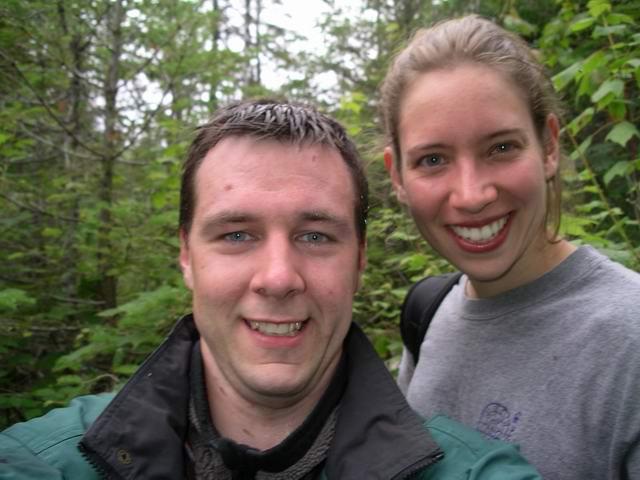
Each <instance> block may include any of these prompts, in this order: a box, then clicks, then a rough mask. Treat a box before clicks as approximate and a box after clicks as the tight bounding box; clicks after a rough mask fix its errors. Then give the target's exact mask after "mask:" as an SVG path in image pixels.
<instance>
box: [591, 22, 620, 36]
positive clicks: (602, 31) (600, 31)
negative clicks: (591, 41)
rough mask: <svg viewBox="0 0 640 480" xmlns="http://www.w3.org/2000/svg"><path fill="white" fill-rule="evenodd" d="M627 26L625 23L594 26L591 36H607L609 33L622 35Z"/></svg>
mask: <svg viewBox="0 0 640 480" xmlns="http://www.w3.org/2000/svg"><path fill="white" fill-rule="evenodd" d="M627 30H628V28H627V26H626V25H611V26H609V27H600V26H598V27H596V28H595V29H594V30H593V35H592V36H593V38H602V37H608V36H609V35H624V34H625V33H626V32H627Z"/></svg>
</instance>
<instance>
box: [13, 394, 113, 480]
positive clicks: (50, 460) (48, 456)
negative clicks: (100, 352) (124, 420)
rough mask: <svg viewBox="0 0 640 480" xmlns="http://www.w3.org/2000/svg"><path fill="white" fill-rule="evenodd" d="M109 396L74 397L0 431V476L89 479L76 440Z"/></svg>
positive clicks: (89, 470) (95, 416) (89, 475)
mask: <svg viewBox="0 0 640 480" xmlns="http://www.w3.org/2000/svg"><path fill="white" fill-rule="evenodd" d="M113 396H114V395H113V394H100V395H87V396H83V397H78V398H75V399H74V400H72V401H71V403H70V404H69V406H67V407H64V408H56V409H54V410H51V411H50V412H49V413H47V414H46V415H44V416H42V417H38V418H34V419H31V420H29V421H26V422H21V423H17V424H15V425H13V426H11V427H9V428H7V429H6V430H4V431H3V432H1V433H0V479H2V478H92V476H93V475H95V472H93V470H92V469H91V467H90V466H89V465H88V463H86V461H85V460H84V459H83V457H82V455H81V454H80V452H79V450H78V448H77V446H78V442H79V441H80V439H81V438H82V436H83V435H84V433H85V432H86V430H87V429H88V428H89V426H91V424H92V423H93V422H94V420H95V419H96V418H97V417H98V416H99V415H100V413H102V411H103V410H104V408H105V407H106V406H107V405H108V404H109V402H110V401H111V400H112V398H113ZM70 474H71V475H72V476H71V477H70V476H69V475H70Z"/></svg>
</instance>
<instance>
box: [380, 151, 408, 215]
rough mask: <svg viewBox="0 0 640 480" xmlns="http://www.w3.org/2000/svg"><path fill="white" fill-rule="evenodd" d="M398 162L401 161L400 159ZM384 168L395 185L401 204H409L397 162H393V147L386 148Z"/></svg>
mask: <svg viewBox="0 0 640 480" xmlns="http://www.w3.org/2000/svg"><path fill="white" fill-rule="evenodd" d="M397 161H400V159H398V160H397ZM384 167H385V168H386V169H387V172H389V175H390V176H391V183H392V184H393V190H394V191H395V192H396V197H397V198H398V201H399V202H401V203H405V204H406V203H407V192H406V191H405V189H404V186H403V185H402V176H401V174H400V171H399V170H398V167H397V166H396V162H394V161H393V149H392V148H391V147H385V149H384Z"/></svg>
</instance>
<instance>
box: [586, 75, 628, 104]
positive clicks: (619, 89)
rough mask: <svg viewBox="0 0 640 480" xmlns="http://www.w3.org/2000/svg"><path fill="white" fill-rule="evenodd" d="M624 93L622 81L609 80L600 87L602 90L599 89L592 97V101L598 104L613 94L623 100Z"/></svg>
mask: <svg viewBox="0 0 640 480" xmlns="http://www.w3.org/2000/svg"><path fill="white" fill-rule="evenodd" d="M623 93H624V82H623V81H622V80H618V79H615V80H607V81H606V82H604V83H603V84H602V85H600V88H598V90H596V92H595V93H594V94H593V95H591V101H592V102H594V103H597V102H599V101H600V100H602V99H603V98H604V97H606V96H607V95H609V94H612V95H613V96H615V97H617V98H622V96H623Z"/></svg>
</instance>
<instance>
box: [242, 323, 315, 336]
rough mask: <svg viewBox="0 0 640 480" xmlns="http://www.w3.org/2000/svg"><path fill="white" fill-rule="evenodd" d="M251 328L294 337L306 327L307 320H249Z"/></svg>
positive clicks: (265, 333) (268, 333)
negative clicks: (275, 321)
mask: <svg viewBox="0 0 640 480" xmlns="http://www.w3.org/2000/svg"><path fill="white" fill-rule="evenodd" d="M248 323H249V327H250V328H251V330H255V331H256V332H260V333H262V334H263V335H270V336H274V337H293V336H295V335H296V334H297V333H298V332H300V330H302V328H303V327H304V325H305V323H306V320H305V321H297V322H279V323H274V322H259V321H255V320H248Z"/></svg>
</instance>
